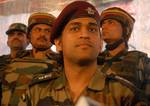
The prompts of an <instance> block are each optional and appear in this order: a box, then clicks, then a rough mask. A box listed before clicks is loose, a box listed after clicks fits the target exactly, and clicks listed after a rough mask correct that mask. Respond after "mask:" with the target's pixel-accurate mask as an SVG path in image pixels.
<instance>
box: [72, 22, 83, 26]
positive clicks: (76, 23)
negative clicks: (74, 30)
mask: <svg viewBox="0 0 150 106" xmlns="http://www.w3.org/2000/svg"><path fill="white" fill-rule="evenodd" d="M69 25H81V23H80V22H72V23H70V24H69Z"/></svg>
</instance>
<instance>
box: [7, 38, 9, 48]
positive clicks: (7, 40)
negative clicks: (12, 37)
mask: <svg viewBox="0 0 150 106" xmlns="http://www.w3.org/2000/svg"><path fill="white" fill-rule="evenodd" d="M7 46H8V47H10V43H9V41H8V39H7Z"/></svg>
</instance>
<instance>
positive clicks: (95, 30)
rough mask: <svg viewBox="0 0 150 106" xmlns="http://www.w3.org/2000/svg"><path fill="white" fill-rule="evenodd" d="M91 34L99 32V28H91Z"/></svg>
mask: <svg viewBox="0 0 150 106" xmlns="http://www.w3.org/2000/svg"><path fill="white" fill-rule="evenodd" d="M89 32H97V28H89Z"/></svg>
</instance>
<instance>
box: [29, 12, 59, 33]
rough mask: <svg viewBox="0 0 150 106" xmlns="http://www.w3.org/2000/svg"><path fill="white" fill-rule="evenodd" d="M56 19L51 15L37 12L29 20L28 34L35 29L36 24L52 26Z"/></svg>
mask: <svg viewBox="0 0 150 106" xmlns="http://www.w3.org/2000/svg"><path fill="white" fill-rule="evenodd" d="M55 19H56V17H55V16H53V15H52V14H49V13H44V12H37V13H33V14H31V15H30V17H29V19H28V32H30V30H31V29H32V28H33V26H34V25H36V24H47V25H49V26H52V25H53V23H54V21H55Z"/></svg>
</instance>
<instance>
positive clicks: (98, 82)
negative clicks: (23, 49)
mask: <svg viewBox="0 0 150 106" xmlns="http://www.w3.org/2000/svg"><path fill="white" fill-rule="evenodd" d="M100 70H101V69H99V70H98V71H97V72H96V73H95V74H94V76H93V78H92V79H91V81H90V82H89V84H88V86H87V87H86V89H84V91H83V92H82V93H81V96H86V97H89V98H91V99H93V100H95V101H97V102H98V103H99V104H100V106H132V105H133V104H132V103H133V99H134V96H135V95H134V93H133V91H132V90H131V89H129V88H128V87H127V86H126V85H124V84H122V83H120V82H119V81H117V80H116V79H112V78H108V77H106V76H105V75H104V74H103V73H102V72H101V71H100ZM25 95H26V96H25V97H26V99H24V100H26V101H24V102H26V103H27V104H28V106H30V105H31V104H32V106H74V105H75V104H76V103H73V101H72V98H71V95H70V91H69V86H68V82H67V80H66V77H65V74H64V72H62V75H59V76H58V77H56V78H54V79H53V80H50V81H48V80H45V81H43V82H42V83H41V82H39V83H36V84H33V85H31V86H30V87H29V91H28V94H25ZM22 103H23V100H22ZM139 104H141V103H139ZM144 106H147V105H146V104H145V105H144Z"/></svg>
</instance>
